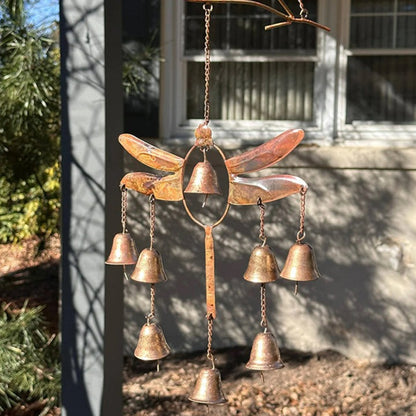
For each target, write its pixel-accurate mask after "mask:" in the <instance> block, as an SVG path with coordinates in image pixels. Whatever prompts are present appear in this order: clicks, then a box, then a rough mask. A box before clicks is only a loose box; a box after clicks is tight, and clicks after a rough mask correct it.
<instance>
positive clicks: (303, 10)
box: [298, 0, 309, 19]
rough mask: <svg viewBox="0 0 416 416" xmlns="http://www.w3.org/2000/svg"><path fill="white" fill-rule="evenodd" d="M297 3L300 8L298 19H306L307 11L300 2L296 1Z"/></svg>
mask: <svg viewBox="0 0 416 416" xmlns="http://www.w3.org/2000/svg"><path fill="white" fill-rule="evenodd" d="M298 3H299V7H300V17H301V18H302V19H307V18H308V14H309V11H308V9H307V8H306V7H305V6H304V5H303V1H302V0H298Z"/></svg>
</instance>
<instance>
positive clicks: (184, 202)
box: [181, 144, 230, 228]
mask: <svg viewBox="0 0 416 416" xmlns="http://www.w3.org/2000/svg"><path fill="white" fill-rule="evenodd" d="M212 147H213V148H214V149H215V150H216V151H217V152H218V153H219V154H220V156H221V158H222V160H223V162H224V166H225V168H226V170H227V176H228V182H230V172H229V170H228V168H227V165H226V164H225V161H226V159H225V155H224V153H223V151H222V150H221V149H220V148H219V147H218V146H217V145H215V144H214V145H213V146H212ZM195 149H199V147H198V146H196V145H194V146H192V147H191V148H190V149H189V151H188V153H187V154H186V156H185V159H184V162H183V168H182V177H181V183H182V201H183V205H184V207H185V211H186V213H187V214H188V215H189V218H191V220H192V221H193V222H195V223H196V224H198V225H199V226H200V227H202V228H205V227H211V228H215V227H216V226H217V225H219V224H221V223H222V222H223V221H224V218H225V217H226V216H227V214H228V211H229V209H230V203H229V202H228V199H229V192H230V189H229V186H228V195H227V205H226V207H225V209H224V212H223V214H222V215H221V217H220V218H219V219H218V220H217V221H216V222H214V223H213V224H204V223H203V222H202V221H200V220H199V219H198V218H196V217H195V215H194V214H192V211H191V210H190V209H189V206H188V204H187V202H186V199H185V194H184V191H183V190H184V189H185V186H184V183H183V182H184V178H185V168H186V165H187V163H188V160H189V157H190V156H191V154H192V152H193V151H194V150H195Z"/></svg>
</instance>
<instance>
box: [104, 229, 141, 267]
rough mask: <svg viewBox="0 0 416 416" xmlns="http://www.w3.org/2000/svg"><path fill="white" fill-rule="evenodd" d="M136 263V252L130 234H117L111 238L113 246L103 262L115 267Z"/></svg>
mask: <svg viewBox="0 0 416 416" xmlns="http://www.w3.org/2000/svg"><path fill="white" fill-rule="evenodd" d="M136 262H137V250H136V245H135V244H134V241H133V239H132V238H131V236H130V234H129V233H127V232H125V233H118V234H116V235H115V236H114V238H113V245H112V247H111V252H110V254H109V256H108V258H107V260H106V261H105V264H111V265H115V266H127V265H131V264H136Z"/></svg>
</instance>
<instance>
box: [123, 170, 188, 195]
mask: <svg viewBox="0 0 416 416" xmlns="http://www.w3.org/2000/svg"><path fill="white" fill-rule="evenodd" d="M121 184H122V185H124V186H125V187H126V188H127V189H132V190H133V191H137V192H140V193H142V194H145V195H150V194H153V195H154V197H155V198H156V199H159V200H161V201H182V199H183V194H182V177H181V172H176V173H174V174H170V175H166V176H157V175H153V174H152V173H147V172H133V173H128V174H127V175H125V176H124V177H123V179H122V180H121Z"/></svg>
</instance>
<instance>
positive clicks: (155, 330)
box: [134, 323, 170, 361]
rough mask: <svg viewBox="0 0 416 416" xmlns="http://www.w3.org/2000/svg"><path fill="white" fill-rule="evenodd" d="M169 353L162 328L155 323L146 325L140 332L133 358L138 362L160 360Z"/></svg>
mask: <svg viewBox="0 0 416 416" xmlns="http://www.w3.org/2000/svg"><path fill="white" fill-rule="evenodd" d="M169 353H170V348H169V345H168V343H167V342H166V338H165V335H164V334H163V331H162V328H160V326H159V325H157V324H155V323H146V324H144V325H143V326H142V329H141V330H140V334H139V339H138V341H137V346H136V349H135V350H134V356H135V357H136V358H138V359H139V360H143V361H153V360H161V359H162V358H164V357H166V356H167V355H169Z"/></svg>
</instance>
